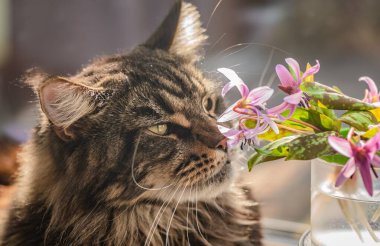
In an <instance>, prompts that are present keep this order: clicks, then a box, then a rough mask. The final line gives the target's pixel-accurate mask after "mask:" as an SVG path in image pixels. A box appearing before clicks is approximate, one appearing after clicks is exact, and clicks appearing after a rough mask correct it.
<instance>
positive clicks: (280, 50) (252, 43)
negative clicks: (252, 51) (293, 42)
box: [216, 42, 292, 56]
mask: <svg viewBox="0 0 380 246" xmlns="http://www.w3.org/2000/svg"><path fill="white" fill-rule="evenodd" d="M243 45H244V46H246V45H248V46H252V45H257V46H262V47H267V48H271V49H273V50H276V51H279V52H281V53H284V54H285V55H287V56H292V54H291V53H289V52H287V51H286V50H283V49H281V48H278V47H276V46H273V45H270V44H265V43H256V42H247V43H239V44H235V45H232V46H230V47H227V48H226V49H224V50H222V51H220V52H219V53H217V54H216V56H219V55H222V54H223V53H225V52H226V51H229V50H231V49H233V48H236V47H239V46H243Z"/></svg>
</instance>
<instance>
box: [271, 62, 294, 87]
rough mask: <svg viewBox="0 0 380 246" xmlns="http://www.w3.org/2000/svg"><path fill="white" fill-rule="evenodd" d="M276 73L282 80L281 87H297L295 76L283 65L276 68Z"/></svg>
mask: <svg viewBox="0 0 380 246" xmlns="http://www.w3.org/2000/svg"><path fill="white" fill-rule="evenodd" d="M276 73H277V76H278V78H279V79H280V82H281V85H283V86H284V87H293V86H297V82H296V81H295V80H294V78H293V76H292V75H291V74H290V72H289V70H288V69H287V68H286V67H285V66H284V65H282V64H278V65H277V66H276Z"/></svg>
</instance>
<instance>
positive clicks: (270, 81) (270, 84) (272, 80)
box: [267, 72, 276, 87]
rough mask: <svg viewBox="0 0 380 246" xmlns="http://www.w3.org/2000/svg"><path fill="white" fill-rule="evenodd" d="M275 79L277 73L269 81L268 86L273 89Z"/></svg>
mask: <svg viewBox="0 0 380 246" xmlns="http://www.w3.org/2000/svg"><path fill="white" fill-rule="evenodd" d="M275 79H276V73H275V72H273V73H272V75H271V76H270V78H269V80H268V84H267V86H269V87H271V86H272V84H273V82H274V81H275Z"/></svg>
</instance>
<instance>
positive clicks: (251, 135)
mask: <svg viewBox="0 0 380 246" xmlns="http://www.w3.org/2000/svg"><path fill="white" fill-rule="evenodd" d="M243 121H244V119H243V120H242V121H240V122H239V130H237V129H230V128H227V127H224V126H221V125H218V128H219V131H220V132H221V133H222V134H223V135H224V136H225V137H226V138H227V145H228V147H233V146H235V145H237V144H238V143H240V142H241V141H244V142H247V141H248V142H249V143H252V144H259V138H258V137H257V136H258V135H260V134H263V133H264V132H266V131H267V130H268V127H267V125H266V124H261V125H260V124H257V125H256V127H255V128H253V129H250V128H247V127H246V126H245V125H244V123H243ZM242 143H243V142H242Z"/></svg>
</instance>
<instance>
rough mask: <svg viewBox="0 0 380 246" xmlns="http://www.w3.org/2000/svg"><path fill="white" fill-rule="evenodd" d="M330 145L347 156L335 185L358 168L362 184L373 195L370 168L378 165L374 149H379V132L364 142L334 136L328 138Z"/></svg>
mask: <svg viewBox="0 0 380 246" xmlns="http://www.w3.org/2000/svg"><path fill="white" fill-rule="evenodd" d="M328 141H329V143H330V145H331V146H332V147H333V148H334V149H335V150H336V151H337V152H339V153H340V154H342V155H344V156H346V157H349V158H350V159H349V160H348V161H347V163H346V164H345V166H344V167H343V168H342V170H341V172H340V174H339V176H338V178H337V180H336V183H335V186H337V187H339V186H341V185H342V184H343V183H344V182H345V181H346V180H347V179H348V178H350V177H351V176H352V175H354V173H355V171H356V169H357V168H358V169H359V171H360V174H361V176H362V179H363V183H364V186H365V188H366V190H367V192H368V194H370V195H371V196H372V195H373V187H372V177H371V168H372V166H375V167H380V157H379V156H377V155H376V151H378V150H379V149H380V133H378V134H376V135H375V136H374V137H373V138H371V139H369V140H368V141H367V142H366V143H364V142H362V141H361V142H359V143H357V144H355V143H353V142H352V141H351V140H349V139H343V138H339V137H335V136H330V137H329V138H328Z"/></svg>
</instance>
